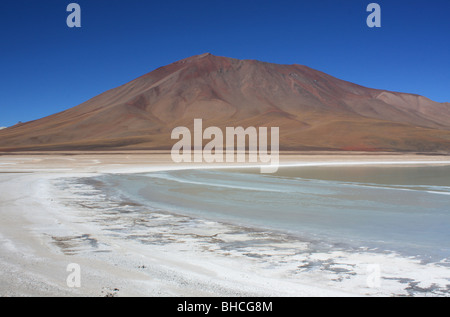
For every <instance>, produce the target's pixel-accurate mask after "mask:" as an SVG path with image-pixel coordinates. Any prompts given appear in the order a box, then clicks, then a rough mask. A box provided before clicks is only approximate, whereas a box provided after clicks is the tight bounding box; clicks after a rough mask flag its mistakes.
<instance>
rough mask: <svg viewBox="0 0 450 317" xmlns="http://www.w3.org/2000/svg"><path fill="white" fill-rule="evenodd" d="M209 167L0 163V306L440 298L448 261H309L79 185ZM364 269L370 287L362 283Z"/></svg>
mask: <svg viewBox="0 0 450 317" xmlns="http://www.w3.org/2000/svg"><path fill="white" fill-rule="evenodd" d="M280 162H281V164H282V165H300V166H311V165H317V166H320V165H337V166H339V165H358V164H359V165H414V166H422V165H450V158H448V157H447V156H439V155H436V156H427V155H412V154H411V155H403V154H359V155H354V154H346V153H343V154H340V155H329V154H326V153H315V154H308V155H306V154H302V153H294V154H289V155H287V154H283V155H282V156H281V157H280ZM211 167H214V165H210V164H208V165H204V164H203V165H202V164H192V165H179V164H175V163H173V162H172V160H171V158H170V155H169V154H165V153H148V152H137V153H136V152H135V153H126V152H120V153H114V154H111V153H92V154H81V153H37V154H36V153H34V154H31V153H20V154H14V155H2V156H0V219H1V221H0V296H366V295H368V296H410V295H413V296H448V295H449V294H450V290H449V284H450V281H449V278H450V260H447V261H444V262H442V263H437V264H436V263H430V264H423V263H421V262H420V261H419V260H418V259H415V258H407V257H401V256H398V255H395V254H380V253H377V252H372V251H371V250H357V251H356V252H345V251H342V250H334V251H332V252H312V251H311V248H310V246H309V243H308V242H305V241H300V240H298V239H295V238H293V237H290V236H289V235H287V234H284V233H281V232H270V231H267V230H263V229H260V230H258V229H255V228H245V227H241V226H238V225H233V224H229V223H220V222H214V221H210V220H205V219H198V218H194V217H190V216H186V215H178V214H176V213H173V212H171V211H170V210H167V211H149V210H143V209H142V207H141V206H139V205H136V204H134V203H133V202H127V201H120V200H111V199H110V198H108V197H106V196H105V195H103V194H102V193H101V192H99V191H98V189H97V188H96V187H95V186H91V185H90V184H88V183H86V182H80V181H79V179H80V178H83V179H86V178H90V177H93V176H98V175H101V174H106V173H108V174H124V173H142V172H154V171H163V170H170V169H185V168H211ZM143 215H145V217H144V216H143ZM130 228H131V229H132V231H129V230H128V231H126V230H124V229H130ZM125 232H126V233H127V234H125ZM130 232H132V234H130ZM223 245H227V246H230V247H227V248H224V247H223ZM232 246H237V247H234V248H233V247H232ZM72 263H75V264H78V265H79V267H80V268H81V287H73V288H72V287H69V286H68V284H67V277H68V276H69V274H70V272H68V271H67V267H68V265H69V264H72ZM374 268H375V270H378V273H379V274H380V275H381V280H380V283H379V285H378V284H376V283H375V284H376V285H372V284H371V283H370V281H371V278H372V277H373V273H374V271H373V269H374Z"/></svg>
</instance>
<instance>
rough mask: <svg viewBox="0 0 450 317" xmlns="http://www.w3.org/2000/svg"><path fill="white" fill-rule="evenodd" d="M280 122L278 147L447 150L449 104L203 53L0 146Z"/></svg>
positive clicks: (55, 146)
mask: <svg viewBox="0 0 450 317" xmlns="http://www.w3.org/2000/svg"><path fill="white" fill-rule="evenodd" d="M194 118H202V119H203V122H204V126H205V127H206V126H219V127H222V128H224V127H226V126H243V127H248V126H256V127H258V126H278V127H280V147H281V149H285V150H289V149H291V150H310V149H311V150H312V149H315V150H379V151H382V150H387V151H441V152H450V104H449V103H437V102H433V101H431V100H429V99H427V98H425V97H422V96H418V95H412V94H404V93H397V92H390V91H383V90H377V89H370V88H366V87H362V86H359V85H356V84H352V83H349V82H346V81H343V80H339V79H337V78H334V77H332V76H330V75H327V74H325V73H322V72H320V71H317V70H313V69H311V68H309V67H306V66H301V65H277V64H271V63H264V62H259V61H253V60H237V59H232V58H226V57H218V56H213V55H211V54H203V55H199V56H193V57H190V58H187V59H184V60H181V61H178V62H175V63H173V64H170V65H168V66H164V67H161V68H159V69H157V70H155V71H153V72H151V73H149V74H147V75H144V76H142V77H140V78H138V79H136V80H133V81H132V82H130V83H128V84H125V85H123V86H121V87H118V88H115V89H112V90H109V91H107V92H105V93H103V94H101V95H99V96H97V97H95V98H93V99H91V100H89V101H87V102H85V103H83V104H81V105H79V106H77V107H74V108H72V109H69V110H66V111H64V112H61V113H58V114H55V115H52V116H49V117H46V118H43V119H40V120H35V121H32V122H27V123H23V124H20V125H16V126H14V127H10V128H8V129H4V130H0V151H5V150H91V149H92V150H99V149H170V148H171V147H172V145H173V144H174V143H175V142H174V141H173V140H171V138H170V134H171V131H172V129H173V128H175V127H177V126H188V127H192V125H193V119H194Z"/></svg>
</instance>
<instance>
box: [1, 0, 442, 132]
mask: <svg viewBox="0 0 450 317" xmlns="http://www.w3.org/2000/svg"><path fill="white" fill-rule="evenodd" d="M71 2H76V3H78V4H79V5H80V6H81V10H82V11H81V23H82V27H81V28H78V29H76V28H73V29H71V28H68V27H67V25H66V18H67V16H68V15H69V13H68V12H66V7H67V5H68V4H69V3H71ZM371 2H377V3H378V4H380V5H381V10H382V11H381V12H382V16H381V19H382V27H381V28H378V29H375V28H373V29H371V28H368V27H367V25H366V18H367V16H368V14H369V13H368V12H366V7H367V5H368V4H369V3H371ZM449 16H450V1H449V0H386V1H376V0H373V1H362V0H316V1H302V0H295V1H287V0H276V1H274V0H271V1H266V0H190V1H189V0H182V1H181V0H179V1H177V0H165V1H152V0H78V1H76V0H3V1H0V48H1V49H0V54H1V58H0V74H1V75H0V126H10V125H13V124H16V123H17V122H18V121H23V122H25V121H29V120H34V119H38V118H41V117H44V116H47V115H50V114H53V113H55V112H60V111H63V110H65V109H68V108H70V107H73V106H76V105H78V104H80V103H82V102H84V101H86V100H88V99H90V98H92V97H94V96H96V95H97V94H99V93H102V92H104V91H105V90H108V89H111V88H115V87H117V86H119V85H121V84H124V83H126V82H128V81H130V80H133V79H135V78H136V77H138V76H141V75H143V74H145V73H147V72H149V71H152V70H154V69H155V68H157V67H160V66H163V65H166V64H169V63H172V62H174V61H176V60H179V59H183V58H186V57H189V56H192V55H197V54H201V53H204V52H211V53H212V54H215V55H220V56H227V57H234V58H239V59H257V60H262V61H267V62H273V63H280V64H294V63H297V64H303V65H307V66H310V67H312V68H315V69H318V70H321V71H324V72H326V73H328V74H330V75H333V76H336V77H338V78H341V79H344V80H348V81H351V82H355V83H358V84H361V85H364V86H368V87H372V88H380V89H388V90H394V91H401V92H409V93H417V94H420V95H424V96H426V97H428V98H430V99H433V100H435V101H440V102H450V18H449Z"/></svg>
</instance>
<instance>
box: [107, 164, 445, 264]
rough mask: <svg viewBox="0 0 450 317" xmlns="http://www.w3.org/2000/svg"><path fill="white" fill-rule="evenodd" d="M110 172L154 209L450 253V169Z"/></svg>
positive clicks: (429, 253)
mask: <svg viewBox="0 0 450 317" xmlns="http://www.w3.org/2000/svg"><path fill="white" fill-rule="evenodd" d="M258 171H259V169H258V170H257V169H242V170H229V169H227V170H182V171H169V172H158V173H149V174H140V175H120V176H118V175H108V176H103V177H101V178H100V180H101V181H103V182H105V183H106V184H109V185H110V186H115V188H116V190H118V191H120V193H121V194H125V195H127V196H128V197H129V198H131V199H134V200H137V201H139V202H141V203H145V204H146V205H148V206H150V207H152V208H158V209H163V210H167V211H171V212H177V213H181V214H188V215H193V216H197V217H202V218H208V219H212V220H220V221H228V222H233V223H238V224H241V225H247V226H253V227H264V228H272V229H274V230H281V231H287V232H290V233H291V234H293V235H297V236H299V237H302V238H304V239H316V240H321V241H326V242H328V243H330V245H333V244H336V245H347V246H348V247H350V248H359V247H370V248H378V249H379V250H393V251H397V252H399V253H402V254H406V255H412V256H420V257H421V258H423V259H428V260H436V261H437V260H440V259H443V258H447V257H450V167H448V166H446V167H368V166H364V167H363V166H346V167H323V166H322V167H286V168H281V169H280V170H279V172H278V173H276V174H260V173H259V172H258Z"/></svg>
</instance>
